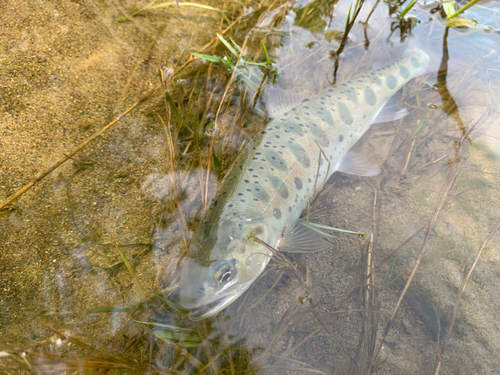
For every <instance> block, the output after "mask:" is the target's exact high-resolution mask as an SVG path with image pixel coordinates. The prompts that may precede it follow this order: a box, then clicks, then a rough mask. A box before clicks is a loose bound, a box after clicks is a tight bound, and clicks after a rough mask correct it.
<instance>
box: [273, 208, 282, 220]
mask: <svg viewBox="0 0 500 375" xmlns="http://www.w3.org/2000/svg"><path fill="white" fill-rule="evenodd" d="M273 215H274V217H275V218H276V219H277V220H279V219H281V211H280V209H278V208H275V209H274V210H273Z"/></svg>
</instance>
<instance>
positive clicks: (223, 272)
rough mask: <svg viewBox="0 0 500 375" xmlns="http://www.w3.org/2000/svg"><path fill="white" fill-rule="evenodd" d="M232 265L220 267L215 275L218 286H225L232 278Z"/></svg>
mask: <svg viewBox="0 0 500 375" xmlns="http://www.w3.org/2000/svg"><path fill="white" fill-rule="evenodd" d="M231 268H232V267H231V265H230V264H225V265H223V266H222V267H220V268H219V269H218V270H217V271H216V272H215V274H214V279H215V281H216V283H217V284H225V283H227V282H228V281H229V280H231V278H232V276H233V275H232V273H233V270H232V269H231Z"/></svg>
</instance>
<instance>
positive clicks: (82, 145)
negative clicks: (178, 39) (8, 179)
mask: <svg viewBox="0 0 500 375" xmlns="http://www.w3.org/2000/svg"><path fill="white" fill-rule="evenodd" d="M160 87H161V84H157V85H156V86H155V87H154V88H153V89H152V90H151V91H149V92H148V93H147V94H146V95H144V96H143V97H142V98H141V99H139V100H138V101H137V102H135V103H134V104H133V105H132V106H130V107H129V108H128V109H127V110H126V111H125V112H123V113H122V114H121V115H119V116H118V117H116V118H115V119H114V120H113V121H111V122H110V123H109V124H108V125H106V126H105V127H104V128H102V129H101V130H99V131H97V132H95V133H94V134H92V135H91V136H90V137H88V138H87V139H86V140H85V141H83V142H82V143H80V145H78V146H77V147H76V148H75V149H73V151H71V152H70V153H69V154H67V155H64V157H63V158H61V159H59V161H57V162H56V163H54V164H53V165H52V166H51V167H49V168H48V169H47V170H45V171H43V172H42V173H40V174H39V175H38V176H36V177H35V178H34V179H33V180H31V181H30V182H28V183H27V184H26V185H24V186H23V187H22V188H21V189H19V190H18V191H16V192H15V193H14V194H12V195H11V196H10V197H8V198H7V199H5V200H4V201H3V202H1V203H0V210H2V209H3V208H4V207H5V206H7V205H8V204H9V203H11V202H13V201H14V200H16V199H17V198H19V197H20V196H21V195H23V194H24V193H26V192H27V191H28V190H29V189H31V188H32V187H33V186H34V185H35V184H36V183H37V182H39V181H41V180H43V179H44V178H45V177H47V176H48V175H49V174H50V173H52V172H53V171H54V170H56V169H57V168H58V167H60V166H61V165H62V164H64V163H65V162H66V161H68V160H69V159H71V158H72V157H73V156H74V155H75V154H76V153H78V152H79V151H81V150H82V149H83V148H85V147H86V146H87V145H88V144H89V143H90V142H92V141H93V140H95V139H96V138H98V137H99V136H100V135H101V134H103V133H104V132H105V131H107V130H108V129H109V128H111V127H112V126H113V125H115V124H116V123H117V122H118V121H120V120H121V119H122V118H123V117H125V116H126V115H128V114H129V113H130V112H131V111H132V110H133V109H134V108H135V107H137V106H138V105H139V104H140V103H142V102H143V101H145V100H146V99H147V98H149V97H150V96H151V95H152V94H154V93H155V92H156V91H157V90H158V89H159V88H160Z"/></svg>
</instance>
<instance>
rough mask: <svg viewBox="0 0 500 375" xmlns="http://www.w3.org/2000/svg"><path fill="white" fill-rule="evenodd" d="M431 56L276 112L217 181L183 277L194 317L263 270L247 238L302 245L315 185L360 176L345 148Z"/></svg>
mask: <svg viewBox="0 0 500 375" xmlns="http://www.w3.org/2000/svg"><path fill="white" fill-rule="evenodd" d="M428 60H429V58H428V56H427V55H426V54H425V53H424V52H422V51H420V50H413V51H411V52H409V53H408V54H407V55H406V56H405V57H403V58H401V59H399V60H398V61H396V62H395V63H393V64H391V65H389V66H386V67H383V68H381V69H378V70H373V71H370V72H368V73H365V74H361V75H358V76H355V77H353V78H352V79H351V80H349V81H347V82H345V83H342V84H340V85H336V86H332V87H330V88H327V89H326V90H323V91H322V92H320V93H319V94H317V95H314V96H311V97H309V98H305V99H303V100H302V101H300V102H299V103H296V104H294V105H292V106H290V107H289V108H287V109H286V110H282V111H281V112H278V113H276V114H273V115H274V116H273V118H272V119H271V120H270V121H269V122H268V124H267V126H266V128H265V130H264V131H262V132H261V133H260V134H259V135H258V136H257V137H256V138H255V139H254V141H253V142H252V143H251V144H250V145H249V146H247V147H246V149H245V150H244V152H242V154H241V155H240V156H239V157H238V159H237V160H236V162H235V164H234V166H233V168H232V169H231V170H230V171H229V172H228V173H227V175H226V177H225V178H224V180H223V181H222V182H221V185H220V187H219V189H218V191H217V193H216V195H215V197H214V199H213V200H212V203H211V205H210V208H209V210H208V212H207V215H206V217H205V219H204V220H203V222H202V224H201V225H200V228H199V229H198V230H197V231H196V233H195V235H194V238H193V242H192V244H191V249H190V256H189V258H188V259H187V260H186V261H185V262H184V264H183V270H182V274H181V280H180V300H181V304H182V305H183V306H184V307H186V308H190V309H192V312H191V315H190V316H191V318H192V319H202V318H205V317H207V316H211V315H213V314H215V313H217V312H218V311H220V310H221V309H223V308H224V307H226V306H227V305H229V304H230V303H231V302H232V301H234V300H235V299H236V298H237V297H238V296H239V295H241V294H242V293H243V292H244V291H245V290H246V289H247V288H248V287H249V286H250V285H251V284H252V283H253V282H254V281H255V280H256V279H257V278H258V276H259V275H260V273H261V272H262V271H263V270H264V268H265V266H266V264H267V263H268V261H269V259H270V257H271V256H272V252H271V251H270V250H269V249H267V248H266V247H264V246H262V245H261V244H259V243H258V242H256V241H255V240H252V238H254V237H257V238H259V239H260V240H262V241H264V242H265V243H267V244H268V245H270V246H272V247H274V248H276V249H278V250H280V249H286V250H290V251H293V250H294V244H293V242H297V243H302V242H304V238H302V239H301V238H298V237H297V236H298V235H299V234H301V235H302V234H304V233H306V231H304V230H296V232H294V230H293V228H297V227H296V226H297V225H298V223H300V222H299V221H298V220H299V217H300V215H301V213H302V211H303V210H304V208H305V206H306V205H307V201H308V200H309V199H310V198H311V197H312V196H313V195H314V192H315V191H314V190H315V184H316V186H317V187H320V186H321V185H322V184H323V183H324V182H325V181H326V180H327V179H328V178H329V177H330V176H331V175H332V174H333V173H334V172H335V171H337V170H342V171H346V172H348V173H349V172H351V173H354V174H363V173H359V171H358V172H357V171H356V162H353V161H352V158H350V155H349V150H350V149H351V148H352V146H353V145H354V144H355V143H356V142H357V141H358V140H359V139H360V137H361V136H362V135H363V134H364V133H365V132H366V131H367V130H368V128H369V127H370V126H371V124H372V123H373V122H374V120H375V119H376V117H377V115H378V114H379V112H380V110H381V108H382V107H383V105H384V104H385V103H386V102H387V101H388V100H389V99H390V98H391V97H392V96H393V95H394V94H395V92H396V91H398V90H399V89H400V88H401V87H402V86H403V85H404V84H406V83H407V82H408V81H409V80H411V79H412V78H414V77H416V76H418V75H420V74H421V73H422V72H423V71H424V70H425V68H426V66H427V64H428ZM349 163H351V164H352V165H351V166H350V165H349ZM318 164H319V168H318ZM350 169H352V170H350ZM365 174H366V175H369V174H367V173H365ZM308 235H309V237H307V238H311V237H310V233H309V234H308Z"/></svg>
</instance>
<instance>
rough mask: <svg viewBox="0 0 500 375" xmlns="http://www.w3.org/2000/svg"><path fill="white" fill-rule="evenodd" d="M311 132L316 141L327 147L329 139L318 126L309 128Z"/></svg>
mask: <svg viewBox="0 0 500 375" xmlns="http://www.w3.org/2000/svg"><path fill="white" fill-rule="evenodd" d="M311 133H312V135H313V136H314V139H315V140H316V142H318V143H319V144H320V145H321V146H323V147H328V145H329V144H330V141H329V140H328V137H327V135H326V134H325V132H324V131H323V130H322V129H321V128H320V127H314V128H312V129H311Z"/></svg>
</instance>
